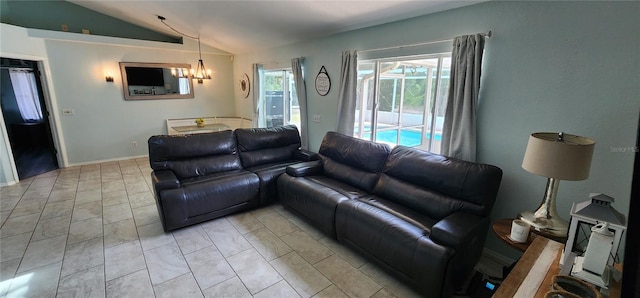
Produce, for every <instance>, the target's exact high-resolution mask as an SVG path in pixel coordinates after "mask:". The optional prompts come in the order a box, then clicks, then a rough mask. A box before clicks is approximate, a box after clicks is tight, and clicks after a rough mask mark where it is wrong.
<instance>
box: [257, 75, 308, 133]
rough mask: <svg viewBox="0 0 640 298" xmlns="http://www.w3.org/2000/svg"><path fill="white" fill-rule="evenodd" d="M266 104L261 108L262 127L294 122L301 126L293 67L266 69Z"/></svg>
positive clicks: (263, 83) (264, 83)
mask: <svg viewBox="0 0 640 298" xmlns="http://www.w3.org/2000/svg"><path fill="white" fill-rule="evenodd" d="M262 86H263V88H264V95H263V96H264V105H263V106H262V107H261V108H260V113H261V114H262V115H261V117H260V118H261V119H264V122H265V123H262V125H261V126H260V127H275V126H282V125H289V124H293V125H296V126H297V127H300V105H299V104H298V95H297V93H296V84H295V81H294V79H293V73H292V72H291V69H281V70H265V71H264V81H263V82H262Z"/></svg>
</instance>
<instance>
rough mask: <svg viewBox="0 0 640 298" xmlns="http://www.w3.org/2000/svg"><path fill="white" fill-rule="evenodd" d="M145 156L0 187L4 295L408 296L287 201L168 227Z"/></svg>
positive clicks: (0, 279) (0, 275) (0, 276)
mask: <svg viewBox="0 0 640 298" xmlns="http://www.w3.org/2000/svg"><path fill="white" fill-rule="evenodd" d="M150 172H151V169H150V168H149V164H148V159H145V158H141V159H132V160H126V161H119V162H110V163H101V164H92V165H85V166H79V167H73V168H67V169H60V170H56V171H53V172H49V173H46V174H43V175H39V176H36V177H33V178H30V179H26V180H23V181H21V182H20V183H19V184H16V185H12V186H7V187H3V188H0V224H1V228H0V297H105V296H107V297H394V296H397V297H413V296H417V294H416V293H415V292H413V291H412V290H411V289H409V288H407V287H406V286H405V285H403V284H401V283H400V282H398V281H396V280H395V279H394V278H392V277H390V276H389V275H387V274H385V273H384V272H382V271H381V270H379V269H378V268H377V267H376V266H375V265H373V264H370V263H368V262H367V261H366V260H365V259H363V258H361V257H359V256H358V255H356V254H355V253H353V252H352V251H350V250H349V249H347V248H345V247H343V246H341V245H340V244H338V243H337V242H335V241H334V240H332V239H330V238H327V237H325V236H324V235H323V234H321V233H320V232H319V231H317V230H315V229H314V228H313V227H311V226H309V225H307V224H306V223H305V222H302V221H301V220H300V219H298V218H297V217H295V216H294V215H293V214H291V213H289V212H288V211H287V210H285V209H284V208H283V207H282V206H281V205H278V204H276V205H272V206H268V207H264V208H261V209H257V210H253V211H249V212H244V213H240V214H235V215H231V216H227V217H225V218H221V219H217V220H214V221H209V222H206V223H202V224H199V225H195V226H191V227H188V228H184V229H180V230H177V231H174V232H172V233H164V231H163V230H162V226H161V224H160V221H159V217H158V212H157V209H156V206H155V202H154V198H153V194H152V191H151V188H150V185H151V182H150V175H149V173H150Z"/></svg>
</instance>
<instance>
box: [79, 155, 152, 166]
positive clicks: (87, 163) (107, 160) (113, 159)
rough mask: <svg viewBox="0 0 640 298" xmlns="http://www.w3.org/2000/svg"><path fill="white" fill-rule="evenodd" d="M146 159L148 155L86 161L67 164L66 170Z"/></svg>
mask: <svg viewBox="0 0 640 298" xmlns="http://www.w3.org/2000/svg"><path fill="white" fill-rule="evenodd" d="M146 157H149V155H148V154H144V155H136V156H127V157H119V158H110V159H102V160H94V161H87V162H78V163H72V164H69V166H68V168H71V167H77V166H84V165H92V164H97V163H105V162H114V161H122V160H129V159H138V158H146Z"/></svg>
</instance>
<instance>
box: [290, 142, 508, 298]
mask: <svg viewBox="0 0 640 298" xmlns="http://www.w3.org/2000/svg"><path fill="white" fill-rule="evenodd" d="M384 147H386V145H381V144H376V143H373V142H367V141H362V140H358V139H355V138H352V137H348V136H344V135H340V134H337V133H334V132H329V133H327V135H326V136H325V139H324V140H323V142H322V144H321V148H320V150H319V154H318V155H319V157H320V161H316V162H307V163H301V164H297V165H293V166H290V167H288V168H287V172H286V174H285V175H282V176H281V177H280V178H279V179H278V187H279V196H280V201H281V203H282V204H283V205H284V206H286V207H288V208H289V209H291V210H293V211H295V213H298V214H300V215H302V217H303V218H306V219H308V220H309V221H310V222H311V223H312V224H314V225H315V226H317V227H319V228H320V229H321V230H323V231H324V232H325V233H327V234H329V235H332V236H334V237H336V238H337V239H338V241H339V242H341V243H343V244H345V245H347V246H349V247H351V248H353V249H354V250H356V251H358V252H359V253H361V254H362V255H364V256H366V257H368V258H369V259H370V260H372V261H374V262H375V263H377V264H378V265H380V266H381V267H383V268H385V269H387V270H388V271H390V272H393V273H395V274H394V275H396V276H399V277H401V278H402V279H404V280H406V281H407V282H409V283H410V284H412V285H413V286H414V288H415V289H416V290H418V291H419V293H421V294H422V295H424V296H426V297H449V296H451V295H452V294H453V293H454V291H455V290H456V288H457V287H459V286H461V282H462V280H464V279H465V278H466V277H467V276H468V275H469V274H470V273H471V272H472V270H473V267H474V266H475V264H476V263H477V261H478V260H479V258H480V255H481V253H482V250H483V247H484V243H485V240H486V236H487V232H488V229H489V225H490V219H489V213H490V212H491V209H492V208H493V204H494V201H495V198H496V196H497V192H498V188H499V185H500V181H501V179H502V171H501V170H500V169H499V168H497V167H495V166H491V165H486V164H480V163H473V162H467V161H462V160H457V159H453V158H448V157H445V156H441V155H438V154H433V153H429V152H426V151H422V150H418V149H414V148H408V147H403V146H397V147H395V148H394V149H393V150H389V149H388V147H387V149H385V148H384ZM332 220H333V222H332Z"/></svg>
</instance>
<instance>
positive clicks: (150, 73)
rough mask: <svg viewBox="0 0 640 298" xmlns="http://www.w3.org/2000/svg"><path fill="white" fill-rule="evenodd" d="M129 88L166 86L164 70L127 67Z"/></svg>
mask: <svg viewBox="0 0 640 298" xmlns="http://www.w3.org/2000/svg"><path fill="white" fill-rule="evenodd" d="M126 71H127V83H128V84H129V86H164V76H163V74H162V68H151V67H126Z"/></svg>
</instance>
